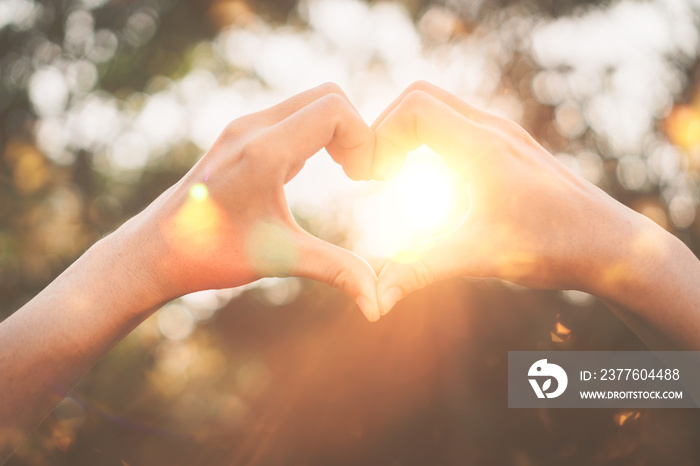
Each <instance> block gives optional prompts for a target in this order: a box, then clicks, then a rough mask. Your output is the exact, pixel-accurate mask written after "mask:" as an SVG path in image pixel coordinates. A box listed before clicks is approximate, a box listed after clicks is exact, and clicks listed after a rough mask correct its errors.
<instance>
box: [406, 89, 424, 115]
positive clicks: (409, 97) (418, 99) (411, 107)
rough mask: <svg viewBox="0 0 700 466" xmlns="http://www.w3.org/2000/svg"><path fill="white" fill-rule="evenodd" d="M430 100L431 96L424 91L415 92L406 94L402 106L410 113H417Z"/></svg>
mask: <svg viewBox="0 0 700 466" xmlns="http://www.w3.org/2000/svg"><path fill="white" fill-rule="evenodd" d="M429 100H430V94H428V93H427V92H425V91H422V90H415V91H411V92H409V93H408V94H406V97H404V99H403V101H402V102H401V105H402V106H403V107H404V108H405V109H406V110H408V111H409V112H417V111H418V110H419V109H420V108H421V107H424V106H425V105H426V104H427V103H428V102H429Z"/></svg>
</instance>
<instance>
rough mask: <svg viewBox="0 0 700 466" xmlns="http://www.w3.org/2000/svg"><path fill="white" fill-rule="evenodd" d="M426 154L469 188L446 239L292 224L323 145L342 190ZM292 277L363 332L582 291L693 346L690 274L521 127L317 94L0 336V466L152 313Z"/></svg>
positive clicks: (40, 299) (213, 155) (211, 164)
mask: <svg viewBox="0 0 700 466" xmlns="http://www.w3.org/2000/svg"><path fill="white" fill-rule="evenodd" d="M422 144H427V145H429V146H430V147H431V148H432V149H433V150H435V151H436V152H438V153H440V154H442V155H443V156H444V157H445V158H446V160H447V162H448V163H449V164H450V166H451V167H452V169H453V170H454V171H455V173H457V174H458V175H459V176H461V177H463V178H464V180H465V181H466V182H467V183H468V184H469V186H470V189H471V199H470V201H471V210H470V214H469V216H468V218H467V219H466V221H465V222H464V223H463V224H462V225H461V226H460V227H458V228H457V229H455V230H453V231H452V232H451V233H449V234H447V235H444V236H441V237H439V238H436V239H434V240H431V241H429V242H426V243H423V244H421V245H420V246H419V247H417V248H416V249H415V250H414V251H411V252H410V255H409V257H410V260H404V261H402V262H389V263H388V264H387V265H386V266H385V267H384V269H383V270H382V272H381V274H380V276H379V279H378V281H377V277H376V275H375V274H374V272H373V270H372V269H371V267H370V266H369V265H368V264H367V263H366V262H364V261H363V260H362V259H361V258H359V257H357V256H356V255H354V254H352V253H351V252H349V251H346V250H344V249H342V248H339V247H337V246H334V245H331V244H328V243H325V242H323V241H321V240H319V239H317V238H315V237H313V236H312V235H310V234H308V233H307V232H305V231H304V230H303V229H301V228H300V227H299V226H298V225H297V224H296V223H295V222H294V220H293V218H292V216H291V214H290V212H289V208H288V206H287V203H286V200H285V197H284V191H283V186H284V184H285V183H286V182H287V181H289V180H290V179H292V178H293V177H294V176H295V175H296V174H297V173H298V172H299V170H301V168H302V167H303V165H304V161H305V160H306V159H308V157H310V156H311V155H313V154H315V153H316V152H317V151H318V150H320V149H321V148H322V147H326V148H327V149H328V152H329V153H330V154H331V156H332V157H333V158H334V159H335V160H336V161H337V162H338V163H340V164H341V165H342V166H343V169H344V170H345V172H346V174H347V175H348V176H349V177H350V178H352V179H354V180H360V179H368V178H370V177H373V178H375V179H388V178H390V177H391V176H393V175H394V174H395V173H397V172H398V170H400V167H401V165H402V163H403V159H404V157H405V156H406V152H407V151H410V150H413V149H415V148H417V147H419V146H420V145H422ZM286 275H296V276H303V277H308V278H312V279H315V280H319V281H322V282H326V283H329V284H331V285H332V286H335V287H338V288H339V289H341V290H342V291H343V292H345V293H346V294H347V295H348V296H349V297H350V298H351V299H353V300H354V301H355V302H357V303H358V305H359V307H360V309H361V310H362V312H363V313H364V314H365V316H366V317H367V318H368V319H369V320H371V321H374V320H377V319H378V318H379V316H380V311H381V314H386V313H387V312H389V310H390V309H391V308H392V307H393V305H394V304H395V303H396V302H397V301H398V300H399V299H401V298H403V297H404V296H406V295H407V294H409V293H411V292H412V291H414V290H416V289H419V288H421V287H423V286H426V285H428V284H430V283H432V282H434V281H437V280H442V279H446V278H449V277H453V276H475V277H498V278H502V279H504V280H509V281H512V282H514V283H518V284H521V285H525V286H530V287H535V288H542V289H579V290H583V291H587V292H589V293H592V294H594V295H596V296H599V297H600V298H602V299H603V300H605V301H606V302H608V303H610V306H611V308H612V309H613V310H614V311H615V312H616V313H617V314H618V315H619V316H620V317H621V318H622V319H624V320H625V321H626V322H627V323H628V324H629V325H630V326H631V327H632V328H633V329H634V330H635V331H636V332H638V334H639V335H641V336H642V337H643V338H644V339H645V340H646V341H647V342H648V343H649V344H650V345H652V346H653V347H655V348H658V349H700V344H698V339H697V335H698V334H700V314H699V313H700V311H699V310H700V287H697V286H696V284H697V283H698V282H700V262H698V260H697V258H695V256H694V255H693V254H692V252H690V250H688V249H687V248H686V247H685V246H684V245H683V244H682V243H681V242H680V241H679V240H678V239H676V238H675V237H674V236H673V235H671V234H669V233H667V232H666V231H665V230H663V229H662V228H660V227H658V226H657V225H656V224H654V223H653V222H651V221H649V220H648V219H646V218H645V217H643V216H641V215H639V214H637V213H636V212H634V211H632V210H630V209H628V208H626V207H624V206H623V205H621V204H620V203H618V202H617V201H615V200H613V199H612V198H611V197H609V196H608V195H607V194H605V193H604V192H603V191H601V190H600V189H598V188H597V187H595V186H594V185H592V184H590V183H588V182H587V181H585V180H583V179H581V178H579V177H577V176H575V175H574V174H572V173H571V172H569V171H568V170H567V169H566V168H565V167H564V166H563V165H561V164H560V163H559V162H558V161H557V160H556V159H555V158H554V157H553V156H552V155H551V154H549V153H548V152H547V151H546V150H545V149H544V148H542V147H541V146H540V145H539V144H537V142H535V141H534V140H533V139H532V138H531V137H530V136H529V135H528V134H527V133H526V132H525V131H524V130H523V129H522V128H520V127H519V126H518V125H516V124H515V123H513V122H510V121H508V120H504V119H501V118H498V117H495V116H493V115H490V114H488V113H485V112H483V111H480V110H477V109H475V108H473V107H471V106H470V105H468V104H467V103H465V102H464V101H462V100H460V99H458V98H457V97H455V96H453V95H451V94H449V93H447V92H445V91H443V90H441V89H439V88H436V87H434V86H432V85H430V84H428V83H423V82H419V83H415V84H413V85H412V86H410V87H409V88H408V89H407V90H406V91H405V92H404V93H403V94H402V95H401V96H400V97H399V98H398V99H397V100H396V101H394V102H393V103H392V104H391V105H390V106H389V107H388V108H387V110H386V111H385V112H384V113H383V114H382V115H381V116H380V117H379V119H378V120H377V121H376V122H375V123H374V125H373V126H372V127H371V128H370V127H368V126H367V125H366V124H365V123H364V122H363V121H362V119H361V118H360V116H359V114H358V113H357V111H356V110H355V109H354V107H353V106H352V105H351V104H350V103H349V101H348V100H347V98H346V97H345V95H344V94H343V93H342V91H341V90H340V89H339V88H338V87H337V86H335V85H332V84H330V85H323V86H320V87H318V88H315V89H312V90H310V91H307V92H304V93H302V94H299V95H297V96H295V97H292V98H291V99H289V100H287V101H285V102H282V103H281V104H279V105H277V106H275V107H272V108H270V109H268V110H265V111H262V112H259V113H255V114H252V115H248V116H246V117H243V118H241V119H238V120H236V121H234V122H232V123H231V124H230V125H229V126H228V127H227V128H226V129H225V130H224V132H223V133H222V134H221V136H220V137H219V139H218V140H217V141H216V142H215V143H214V145H213V146H212V148H211V149H210V150H209V151H208V152H207V153H206V154H205V155H204V156H203V157H202V158H201V159H200V161H199V162H198V163H197V164H196V165H195V166H194V167H193V168H192V169H191V170H190V171H189V172H188V173H187V174H186V175H185V176H184V177H183V178H182V179H181V180H180V181H179V182H178V183H176V184H175V185H174V186H172V187H171V188H169V189H168V190H167V191H165V192H164V193H163V194H162V195H161V196H160V197H159V198H158V199H156V200H155V201H154V202H153V203H152V204H151V205H149V206H148V207H147V208H146V209H145V210H144V211H143V212H141V213H140V214H138V215H137V216H135V217H133V218H132V219H130V220H129V221H127V222H126V223H125V224H124V225H122V227H120V228H119V229H118V230H117V231H115V232H114V233H112V234H111V235H109V236H107V237H106V238H104V239H102V240H101V241H99V242H98V243H96V244H95V245H94V246H93V247H91V248H90V249H89V250H88V251H87V252H86V253H85V254H84V255H83V256H82V257H81V258H80V259H78V260H77V261H76V262H75V263H74V264H73V265H71V266H70V267H69V268H68V269H67V270H66V271H65V272H64V273H63V274H61V275H60V276H59V277H58V278H57V279H56V280H55V281H54V282H53V283H51V284H50V285H49V286H48V287H47V288H46V289H44V290H43V291H42V292H41V293H40V294H39V295H37V296H36V297H35V298H34V299H33V300H32V301H30V302H29V303H27V304H26V305H25V306H24V307H22V308H21V309H20V310H19V311H17V312H16V313H14V314H13V315H12V316H10V317H9V318H8V319H6V320H5V321H4V322H2V324H0V374H3V376H4V380H3V383H2V384H0V400H2V403H0V462H2V461H3V460H4V459H5V458H7V457H8V456H9V455H10V454H11V452H12V451H13V450H14V448H16V446H17V445H18V444H19V443H20V442H21V441H22V440H23V439H24V438H26V436H27V435H28V434H29V433H30V432H31V431H32V429H34V428H35V426H36V425H38V424H39V422H41V420H42V419H43V418H44V417H45V416H46V415H47V414H48V413H49V412H50V411H51V409H52V408H53V407H54V406H55V405H56V404H57V403H58V402H59V401H60V400H61V399H62V398H63V397H64V396H65V395H66V394H67V393H68V392H69V391H70V390H71V388H72V387H74V386H75V384H76V383H77V382H78V380H79V379H80V378H81V377H82V376H83V375H84V374H85V373H86V372H87V371H88V370H89V369H90V368H91V367H92V366H93V365H94V364H95V363H96V362H97V361H98V360H99V359H100V358H101V357H102V356H103V355H104V354H105V353H106V352H107V351H109V350H110V349H111V348H112V347H113V346H114V345H115V344H116V343H118V342H119V341H120V340H121V339H122V338H123V337H124V336H125V335H127V334H128V333H129V332H130V331H131V330H133V329H134V328H135V327H136V326H137V325H138V324H139V323H140V322H142V321H143V320H144V319H145V318H147V317H148V316H149V315H150V314H152V313H153V312H154V311H155V310H156V309H158V308H159V307H160V306H161V305H163V304H164V303H166V302H168V301H169V300H171V299H174V298H176V297H178V296H181V295H184V294H187V293H190V292H194V291H198V290H204V289H213V288H227V287H233V286H239V285H243V284H245V283H249V282H251V281H253V280H256V279H258V278H260V277H263V276H286Z"/></svg>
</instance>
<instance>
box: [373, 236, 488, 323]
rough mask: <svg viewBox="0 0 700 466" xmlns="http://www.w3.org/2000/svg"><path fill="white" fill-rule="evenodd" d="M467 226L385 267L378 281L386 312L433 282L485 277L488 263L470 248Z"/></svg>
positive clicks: (412, 251) (381, 304) (426, 244)
mask: <svg viewBox="0 0 700 466" xmlns="http://www.w3.org/2000/svg"><path fill="white" fill-rule="evenodd" d="M465 229H466V227H463V228H460V229H457V230H455V231H453V232H452V233H449V234H447V235H444V236H441V237H438V238H435V239H433V240H430V241H427V242H425V243H422V244H420V245H419V246H418V247H416V248H415V249H412V250H411V251H410V252H409V253H407V254H405V255H404V257H399V258H397V259H395V260H392V261H389V262H388V263H387V264H386V265H385V266H384V268H383V269H382V271H381V273H380V274H379V279H378V282H377V298H378V302H379V309H380V311H381V314H382V315H385V314H387V313H388V312H389V311H390V310H391V309H392V308H393V307H394V305H395V304H396V302H398V301H399V300H400V299H403V298H404V297H405V296H407V295H408V294H410V293H412V292H414V291H416V290H419V289H420V288H423V287H425V286H427V285H429V284H431V283H433V282H436V281H440V280H443V279H446V278H451V277H455V276H466V275H469V276H484V274H485V273H486V267H485V263H483V262H482V261H481V260H479V258H478V257H477V254H474V253H473V252H471V251H473V250H474V249H475V248H473V247H470V246H471V245H470V242H469V240H468V238H467V235H466V234H465V231H463V230H465ZM468 250H470V252H469V253H467V252H466V251H468ZM465 256H467V257H465ZM478 256H481V255H480V254H478Z"/></svg>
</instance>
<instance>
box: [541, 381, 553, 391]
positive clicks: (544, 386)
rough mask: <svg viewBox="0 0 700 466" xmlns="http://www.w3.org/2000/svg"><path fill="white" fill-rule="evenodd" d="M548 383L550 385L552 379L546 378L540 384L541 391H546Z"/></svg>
mask: <svg viewBox="0 0 700 466" xmlns="http://www.w3.org/2000/svg"><path fill="white" fill-rule="evenodd" d="M550 385H552V379H547V380H546V381H545V382H544V384H542V391H543V392H546V391H547V390H548V389H549V386H550Z"/></svg>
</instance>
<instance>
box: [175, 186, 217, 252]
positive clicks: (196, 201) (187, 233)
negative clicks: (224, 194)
mask: <svg viewBox="0 0 700 466" xmlns="http://www.w3.org/2000/svg"><path fill="white" fill-rule="evenodd" d="M202 187H203V186H202ZM195 194H196V195H195ZM223 225H224V213H223V212H222V211H221V209H219V207H217V205H216V204H215V203H214V201H212V200H211V198H209V196H208V192H207V191H206V188H204V196H202V192H201V191H200V192H199V193H196V192H195V193H190V196H189V198H188V199H187V201H186V202H185V203H184V204H183V205H182V207H180V209H179V210H178V211H177V213H176V214H175V216H174V217H172V218H170V219H169V220H168V221H166V222H165V223H164V225H163V233H164V236H165V238H166V240H167V242H168V245H169V246H170V247H171V248H172V249H174V250H176V251H177V252H179V253H181V254H184V255H187V256H190V257H199V258H204V259H206V258H207V257H208V256H210V255H211V254H213V253H214V252H215V251H216V250H217V249H218V248H219V246H220V245H221V241H222V238H223Z"/></svg>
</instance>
